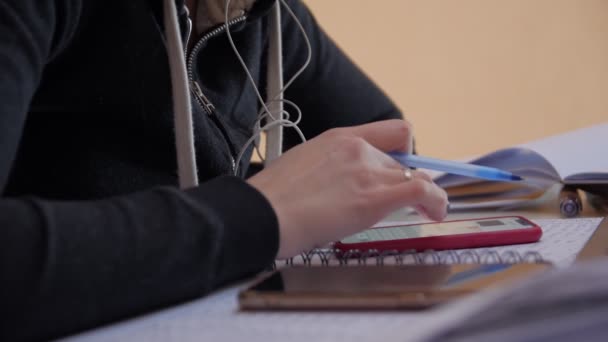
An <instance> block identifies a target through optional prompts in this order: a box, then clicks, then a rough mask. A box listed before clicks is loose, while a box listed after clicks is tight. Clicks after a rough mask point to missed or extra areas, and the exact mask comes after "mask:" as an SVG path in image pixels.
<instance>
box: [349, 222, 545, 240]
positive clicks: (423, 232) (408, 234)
mask: <svg viewBox="0 0 608 342" xmlns="http://www.w3.org/2000/svg"><path fill="white" fill-rule="evenodd" d="M533 227H535V225H534V224H533V223H532V222H530V221H528V220H525V219H524V218H522V217H498V218H488V219H478V220H466V221H447V222H438V223H425V224H420V225H405V226H392V227H384V228H382V227H380V228H373V229H367V230H364V231H362V232H360V233H357V234H355V235H351V236H349V237H346V238H344V239H342V240H341V241H340V242H342V243H345V244H348V243H362V242H373V241H387V240H399V239H412V238H421V237H431V236H444V235H454V234H470V233H483V232H495V231H501V230H517V229H526V228H533Z"/></svg>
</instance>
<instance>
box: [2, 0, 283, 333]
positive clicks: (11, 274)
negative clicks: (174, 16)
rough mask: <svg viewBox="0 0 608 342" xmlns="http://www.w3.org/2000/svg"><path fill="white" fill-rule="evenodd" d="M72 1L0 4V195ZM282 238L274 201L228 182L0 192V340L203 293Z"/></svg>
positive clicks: (246, 269) (263, 256) (66, 328)
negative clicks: (128, 191) (134, 189)
mask: <svg viewBox="0 0 608 342" xmlns="http://www.w3.org/2000/svg"><path fill="white" fill-rule="evenodd" d="M77 3H78V2H77V1H71V0H65V1H59V0H57V1H53V0H49V1H38V0H0V192H1V191H2V188H3V187H4V186H5V183H6V179H7V175H8V173H9V172H10V166H11V163H12V161H13V158H14V156H15V152H16V150H17V148H18V143H19V137H20V134H21V130H22V129H23V122H24V120H25V116H26V113H27V108H28V104H29V102H30V100H31V98H32V94H33V93H34V91H35V89H36V87H37V85H38V82H39V79H40V75H41V73H42V70H43V68H44V65H45V64H46V63H47V61H48V60H49V59H50V58H52V56H53V55H54V54H55V53H57V51H59V49H60V48H61V46H62V45H63V44H65V43H66V42H67V41H68V40H69V37H70V34H71V33H70V28H73V25H75V22H74V21H75V20H76V19H74V18H77V17H78V11H79V10H80V9H79V6H78V5H77ZM235 198H238V201H236V200H235ZM251 222H255V225H250V223H251ZM278 240H279V238H278V223H277V219H276V216H275V214H274V211H273V209H272V207H271V206H270V204H269V203H268V202H267V201H266V199H265V198H264V197H263V196H262V195H261V194H260V193H259V192H258V191H257V190H255V189H254V188H253V187H251V186H249V185H248V184H247V183H246V182H244V181H243V180H241V179H238V178H236V177H224V178H218V179H215V180H213V181H210V182H207V183H204V184H202V185H201V186H200V187H198V188H195V189H191V190H188V191H180V190H177V189H175V188H168V187H167V188H157V189H151V190H149V191H145V192H141V193H137V194H132V195H126V196H122V197H116V198H111V199H105V200H99V201H78V202H59V201H46V200H41V199H37V198H0V341H16V340H31V339H49V338H53V337H57V336H61V335H65V334H69V333H73V332H76V331H79V330H83V329H86V328H91V327H94V326H98V325H100V324H103V323H106V322H111V321H114V320H118V319H121V318H124V317H127V316H131V315H134V314H138V313H142V312H145V311H149V310H153V309H155V308H159V307H162V306H166V305H169V304H172V303H176V302H179V301H183V300H186V299H189V298H193V297H196V296H200V295H202V294H204V293H206V292H208V291H210V290H211V289H213V288H216V287H218V286H221V285H222V284H224V283H226V282H228V281H230V280H234V279H236V278H240V277H243V276H246V275H250V274H251V273H253V272H257V271H259V270H261V269H262V268H263V267H265V266H267V265H269V264H270V263H271V262H272V261H273V260H274V257H275V255H276V252H277V249H278Z"/></svg>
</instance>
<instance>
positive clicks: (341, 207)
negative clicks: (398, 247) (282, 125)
mask: <svg viewBox="0 0 608 342" xmlns="http://www.w3.org/2000/svg"><path fill="white" fill-rule="evenodd" d="M411 140H412V138H411V126H410V125H409V124H408V123H407V122H405V121H402V120H387V121H380V122H375V123H370V124H366V125H361V126H355V127H348V128H336V129H332V130H329V131H327V132H325V133H323V134H321V135H319V136H318V137H316V138H314V139H312V140H309V141H307V142H306V143H304V144H301V145H299V146H296V147H294V148H292V149H291V150H289V151H287V152H286V153H285V154H284V155H283V156H281V157H280V158H278V159H277V160H275V161H274V162H272V163H271V164H270V165H269V166H268V167H267V168H266V169H264V170H263V171H261V172H259V173H258V174H256V175H255V176H253V177H251V178H250V179H249V180H248V182H249V183H250V184H251V185H252V186H254V187H255V188H257V189H258V190H259V191H260V192H261V193H262V194H264V195H265V196H266V198H267V199H268V200H269V202H270V204H271V205H272V207H273V208H274V210H275V212H276V215H277V217H278V221H279V233H280V242H279V252H278V255H277V257H278V258H286V257H291V256H294V255H296V254H298V253H300V252H302V251H305V250H309V249H311V248H313V247H316V246H321V245H324V244H326V243H328V242H332V241H336V240H339V239H340V238H343V237H345V236H347V235H351V234H354V233H356V232H358V231H360V230H363V229H366V228H369V227H371V226H372V225H374V224H375V223H377V222H378V221H380V220H381V219H382V218H384V217H385V216H386V215H388V214H390V213H391V212H392V211H394V210H397V209H399V208H401V207H406V206H412V207H414V208H416V210H418V211H419V212H420V213H421V214H423V215H425V216H427V217H429V218H430V219H433V220H442V219H444V218H445V215H446V211H447V203H448V202H447V195H446V193H445V191H443V190H442V189H441V188H439V187H438V186H437V185H436V184H435V183H433V181H432V180H431V179H430V177H429V176H428V175H426V174H424V173H422V172H419V171H412V173H413V178H412V179H411V180H409V181H408V180H406V177H405V175H404V169H403V166H401V165H400V164H399V163H398V162H396V161H395V160H393V159H392V158H391V157H389V156H387V155H386V154H385V152H388V151H396V150H400V151H407V150H408V149H409V148H410V147H411Z"/></svg>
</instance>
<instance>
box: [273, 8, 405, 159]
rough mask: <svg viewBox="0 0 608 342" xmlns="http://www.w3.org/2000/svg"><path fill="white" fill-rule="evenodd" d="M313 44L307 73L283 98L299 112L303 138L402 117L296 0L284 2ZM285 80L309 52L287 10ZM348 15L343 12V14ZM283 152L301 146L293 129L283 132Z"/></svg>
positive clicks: (284, 41)
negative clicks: (295, 106) (296, 106)
mask: <svg viewBox="0 0 608 342" xmlns="http://www.w3.org/2000/svg"><path fill="white" fill-rule="evenodd" d="M288 3H289V5H290V7H291V8H292V9H293V11H294V12H295V14H296V16H297V17H298V19H299V20H300V21H301V23H302V25H303V26H304V29H305V30H306V34H307V35H308V38H309V39H310V43H311V45H312V60H311V63H310V65H309V66H308V68H307V69H306V71H305V72H304V73H303V74H302V75H301V76H300V77H299V78H298V79H297V81H296V82H295V83H294V84H293V86H292V87H291V88H289V89H288V90H287V92H286V94H285V98H286V99H288V100H291V101H293V102H295V103H296V104H297V105H298V106H299V107H300V109H302V112H303V113H302V121H301V124H300V125H299V127H300V128H301V129H302V131H303V132H304V134H305V136H306V137H307V138H312V137H314V136H316V135H318V134H319V133H321V132H323V131H325V130H327V129H329V128H332V127H342V126H353V125H359V124H364V123H369V122H373V121H378V120H385V119H395V118H402V115H401V113H400V111H399V110H398V109H397V107H396V106H395V105H394V104H393V103H392V102H391V100H390V99H389V98H388V97H387V96H386V95H385V94H384V93H383V92H382V91H381V90H380V89H379V88H378V87H377V86H376V85H375V84H374V83H373V82H372V81H371V80H370V79H369V78H368V77H367V76H366V75H365V74H364V73H363V72H362V71H361V70H360V69H359V68H358V67H357V66H356V65H355V64H354V63H353V62H352V61H351V60H350V59H349V58H348V57H347V56H346V55H345V54H344V53H343V52H342V51H341V50H340V48H339V47H338V46H336V44H335V43H334V42H333V41H332V40H331V39H330V38H329V37H328V36H327V35H326V34H325V32H323V30H322V29H321V28H320V27H319V25H318V24H317V22H316V21H315V19H314V18H313V16H312V14H311V13H310V11H309V10H308V8H306V6H305V5H304V4H303V3H302V2H301V1H300V0H291V1H288ZM281 15H282V22H283V54H284V63H285V66H284V73H285V82H287V80H288V79H289V78H290V77H291V76H292V75H293V74H295V73H296V72H297V70H298V69H299V68H300V67H301V66H302V65H303V64H304V62H305V59H306V54H307V49H306V45H305V42H304V38H303V37H302V33H301V31H300V29H299V28H298V26H297V25H296V23H295V22H294V20H293V19H292V18H291V17H290V16H289V14H288V13H287V11H286V10H283V11H282V13H281ZM344 15H346V14H344ZM291 112H293V113H294V115H295V111H291ZM285 141H286V146H285V147H286V148H289V147H291V146H293V145H295V144H298V143H300V138H299V137H298V136H297V135H296V134H295V133H294V131H293V129H289V128H287V129H285Z"/></svg>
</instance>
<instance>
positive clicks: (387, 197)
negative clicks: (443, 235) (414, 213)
mask: <svg viewBox="0 0 608 342" xmlns="http://www.w3.org/2000/svg"><path fill="white" fill-rule="evenodd" d="M395 172H396V171H393V173H395ZM391 178H392V179H391V180H394V181H395V183H394V184H393V185H389V186H387V187H384V188H383V189H382V190H381V191H380V192H379V193H378V194H377V196H378V197H377V198H376V199H375V200H377V202H376V203H377V204H378V205H381V206H387V207H393V208H394V209H397V208H400V207H414V208H415V209H416V210H418V211H419V212H420V213H421V214H422V215H424V216H427V217H428V218H429V219H431V220H435V221H441V220H443V219H444V218H445V216H446V215H447V206H448V199H447V194H446V193H445V191H444V190H443V189H441V188H440V187H439V186H437V185H436V184H435V183H433V182H432V180H431V179H430V177H429V176H428V175H427V174H425V173H423V172H419V171H413V178H412V179H411V180H409V181H407V180H405V176H404V175H403V173H401V175H398V174H396V173H395V174H394V175H393V176H391ZM399 179H400V180H399Z"/></svg>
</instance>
